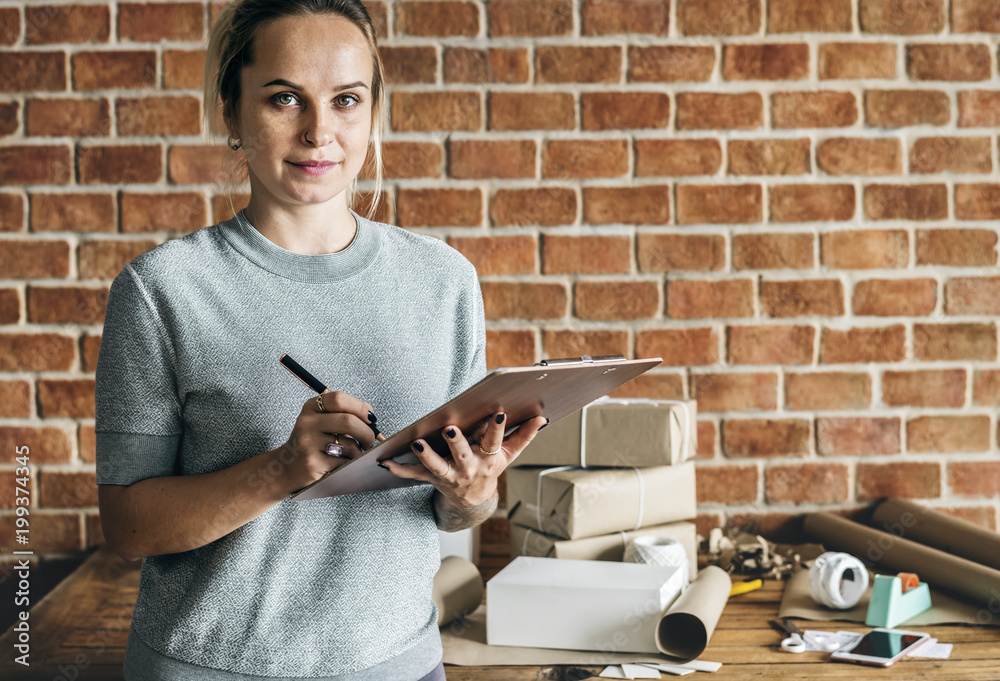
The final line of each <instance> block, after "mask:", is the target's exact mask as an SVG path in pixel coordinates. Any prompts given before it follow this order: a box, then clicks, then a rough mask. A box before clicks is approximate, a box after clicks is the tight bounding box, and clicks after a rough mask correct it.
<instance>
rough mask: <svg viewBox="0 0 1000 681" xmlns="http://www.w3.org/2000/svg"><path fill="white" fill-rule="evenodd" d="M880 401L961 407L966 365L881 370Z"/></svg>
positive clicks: (963, 395)
mask: <svg viewBox="0 0 1000 681" xmlns="http://www.w3.org/2000/svg"><path fill="white" fill-rule="evenodd" d="M882 401H883V402H885V403H886V404H887V405H889V406H890V407H961V406H962V405H964V404H965V369H946V370H943V371H886V372H883V374H882Z"/></svg>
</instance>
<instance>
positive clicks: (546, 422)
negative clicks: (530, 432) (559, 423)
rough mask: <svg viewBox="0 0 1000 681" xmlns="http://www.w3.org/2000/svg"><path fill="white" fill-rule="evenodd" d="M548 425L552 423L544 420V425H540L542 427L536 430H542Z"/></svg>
mask: <svg viewBox="0 0 1000 681" xmlns="http://www.w3.org/2000/svg"><path fill="white" fill-rule="evenodd" d="M550 423H552V422H551V421H550V420H549V419H545V423H543V424H542V427H541V428H539V429H538V430H542V428H545V427H546V426H548V425H549V424H550Z"/></svg>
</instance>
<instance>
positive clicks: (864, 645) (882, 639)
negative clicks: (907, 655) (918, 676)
mask: <svg viewBox="0 0 1000 681" xmlns="http://www.w3.org/2000/svg"><path fill="white" fill-rule="evenodd" d="M920 638H921V637H920V636H917V635H914V634H906V633H902V632H898V631H869V632H868V633H867V634H865V635H864V637H863V638H862V639H861V640H860V641H858V644H857V645H856V646H854V647H853V648H851V653H852V654H853V655H867V656H868V657H884V658H886V659H887V660H888V659H892V658H894V657H895V656H896V655H899V653H901V652H902V651H904V650H906V649H907V648H909V647H910V646H912V645H913V644H914V643H916V642H917V641H919V640H920Z"/></svg>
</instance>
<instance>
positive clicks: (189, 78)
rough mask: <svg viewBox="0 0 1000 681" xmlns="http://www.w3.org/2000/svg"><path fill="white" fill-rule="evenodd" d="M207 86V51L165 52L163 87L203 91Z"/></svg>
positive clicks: (165, 50)
mask: <svg viewBox="0 0 1000 681" xmlns="http://www.w3.org/2000/svg"><path fill="white" fill-rule="evenodd" d="M204 85H205V50H168V49H164V50H163V87H164V89H167V90H193V89H201V88H202V87H203V86H204Z"/></svg>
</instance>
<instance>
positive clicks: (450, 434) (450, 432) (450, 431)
mask: <svg viewBox="0 0 1000 681" xmlns="http://www.w3.org/2000/svg"><path fill="white" fill-rule="evenodd" d="M444 434H445V435H447V436H448V437H449V438H454V437H455V429H454V428H449V429H448V430H446V431H444Z"/></svg>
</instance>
